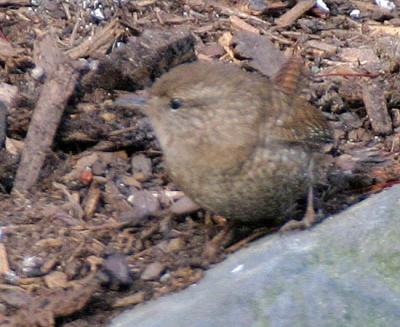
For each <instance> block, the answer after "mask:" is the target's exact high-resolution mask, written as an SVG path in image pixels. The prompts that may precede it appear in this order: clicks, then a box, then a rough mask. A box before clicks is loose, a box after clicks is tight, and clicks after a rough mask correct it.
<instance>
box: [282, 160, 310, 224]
mask: <svg viewBox="0 0 400 327" xmlns="http://www.w3.org/2000/svg"><path fill="white" fill-rule="evenodd" d="M308 175H309V177H310V184H309V186H308V194H307V208H306V213H305V214H304V217H303V219H302V220H300V221H298V220H290V221H288V222H287V223H286V224H284V225H283V226H282V227H281V228H280V231H281V232H287V231H290V230H293V229H306V228H309V227H310V226H312V225H313V224H314V223H315V222H316V221H317V214H316V213H315V210H314V191H313V185H314V160H313V159H311V160H310V164H309V166H308Z"/></svg>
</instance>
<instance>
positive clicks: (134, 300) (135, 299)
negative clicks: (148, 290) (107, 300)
mask: <svg viewBox="0 0 400 327" xmlns="http://www.w3.org/2000/svg"><path fill="white" fill-rule="evenodd" d="M144 295H145V293H144V292H137V293H135V294H132V295H129V296H125V297H123V298H121V299H118V300H116V301H115V302H114V304H113V305H112V306H113V308H123V307H127V306H128V305H134V304H138V303H142V302H143V301H144Z"/></svg>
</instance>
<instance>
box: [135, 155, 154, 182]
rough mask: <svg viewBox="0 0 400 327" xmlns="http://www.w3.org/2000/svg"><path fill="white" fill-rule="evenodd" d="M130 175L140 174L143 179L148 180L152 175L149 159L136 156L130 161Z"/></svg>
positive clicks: (143, 156)
mask: <svg viewBox="0 0 400 327" xmlns="http://www.w3.org/2000/svg"><path fill="white" fill-rule="evenodd" d="M131 168H132V175H136V174H142V175H143V178H144V179H148V178H150V177H151V174H152V166H151V159H149V158H147V157H146V156H145V155H144V154H137V155H135V156H133V157H132V160H131Z"/></svg>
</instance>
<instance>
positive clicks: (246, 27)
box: [229, 16, 259, 34]
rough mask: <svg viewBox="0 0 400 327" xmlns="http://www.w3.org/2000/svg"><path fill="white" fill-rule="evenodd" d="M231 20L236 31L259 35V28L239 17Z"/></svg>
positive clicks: (230, 18) (232, 17) (233, 17)
mask: <svg viewBox="0 0 400 327" xmlns="http://www.w3.org/2000/svg"><path fill="white" fill-rule="evenodd" d="M229 20H230V22H231V24H232V26H233V27H234V28H236V29H239V30H243V31H247V32H251V33H256V34H258V33H259V31H258V29H257V28H255V27H254V26H252V25H250V24H248V23H246V22H245V21H244V20H243V19H240V18H239V17H237V16H231V17H229Z"/></svg>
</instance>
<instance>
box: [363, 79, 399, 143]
mask: <svg viewBox="0 0 400 327" xmlns="http://www.w3.org/2000/svg"><path fill="white" fill-rule="evenodd" d="M362 92H363V100H364V104H365V109H366V110H367V114H368V118H369V120H370V122H371V126H372V129H373V130H374V132H375V133H376V134H379V135H387V134H390V133H392V121H391V119H390V116H389V113H388V109H387V105H386V99H385V94H384V90H383V87H382V86H381V85H378V83H377V82H372V81H367V82H366V83H364V84H363V86H362Z"/></svg>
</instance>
